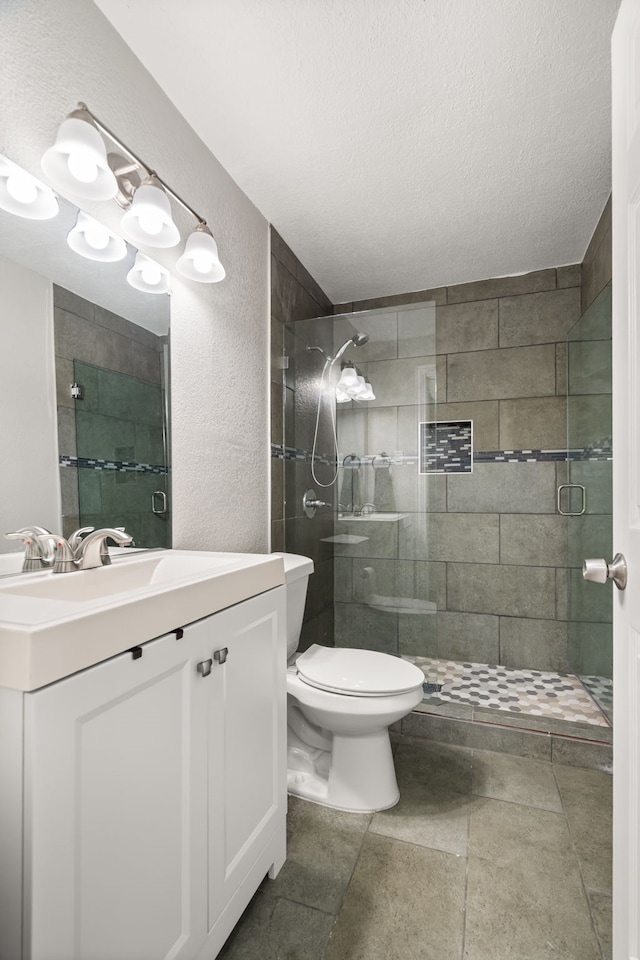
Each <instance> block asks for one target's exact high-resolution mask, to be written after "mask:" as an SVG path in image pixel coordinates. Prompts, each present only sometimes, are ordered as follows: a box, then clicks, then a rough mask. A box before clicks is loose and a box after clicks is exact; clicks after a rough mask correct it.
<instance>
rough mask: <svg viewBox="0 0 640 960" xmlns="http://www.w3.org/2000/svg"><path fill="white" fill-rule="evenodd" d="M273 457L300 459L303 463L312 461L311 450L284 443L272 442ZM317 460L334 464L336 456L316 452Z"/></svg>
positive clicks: (277, 458)
mask: <svg viewBox="0 0 640 960" xmlns="http://www.w3.org/2000/svg"><path fill="white" fill-rule="evenodd" d="M271 458H272V459H273V460H300V461H301V462H302V463H311V450H303V449H302V448H300V447H286V446H284V445H283V444H282V443H272V444H271ZM316 461H317V462H318V463H327V464H332V465H333V464H335V462H336V458H335V457H327V456H325V455H324V454H322V453H316Z"/></svg>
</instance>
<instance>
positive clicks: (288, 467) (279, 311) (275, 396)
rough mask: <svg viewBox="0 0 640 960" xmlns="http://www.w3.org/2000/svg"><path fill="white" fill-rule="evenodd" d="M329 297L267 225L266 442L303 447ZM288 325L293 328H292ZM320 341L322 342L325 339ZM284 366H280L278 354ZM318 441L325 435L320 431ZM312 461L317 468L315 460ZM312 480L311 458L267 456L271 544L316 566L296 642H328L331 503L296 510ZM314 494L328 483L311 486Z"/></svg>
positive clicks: (309, 439) (327, 337) (307, 445)
mask: <svg viewBox="0 0 640 960" xmlns="http://www.w3.org/2000/svg"><path fill="white" fill-rule="evenodd" d="M332 312H333V307H332V304H331V301H330V300H329V299H328V297H327V296H325V294H324V293H323V291H322V290H321V288H320V287H319V286H318V284H317V283H316V281H315V280H314V279H313V277H312V276H311V275H310V273H309V272H308V270H306V269H305V267H304V266H303V265H302V264H301V263H300V261H299V260H298V258H297V257H296V256H295V254H294V253H293V252H292V251H291V249H290V248H289V247H288V246H287V244H286V243H285V242H284V240H283V239H282V237H281V236H280V235H279V233H278V232H277V231H276V230H275V229H274V228H273V227H271V442H272V443H273V444H278V445H282V444H284V442H285V417H286V420H287V423H286V427H287V429H286V433H287V441H286V442H287V444H288V445H290V446H295V447H299V448H301V449H305V450H310V449H311V446H312V443H313V430H314V423H315V413H316V409H315V397H316V389H317V382H316V381H317V376H318V374H319V372H320V371H321V370H322V362H321V358H320V354H318V353H309V352H308V351H307V350H306V346H307V345H308V344H309V345H312V344H314V343H315V344H317V345H318V346H321V347H323V348H324V349H326V350H327V352H329V351H330V350H331V347H332V341H331V330H330V325H329V328H328V325H327V323H326V321H325V322H322V321H317V320H315V319H314V318H318V317H324V316H329V315H331V314H332ZM292 325H293V326H292ZM294 331H295V332H294ZM325 341H326V342H325ZM284 356H287V357H288V367H287V368H286V369H285V368H284V367H283V357H284ZM320 441H321V449H326V447H327V438H326V436H325V435H324V433H323V434H322V435H321V437H320ZM319 469H323V467H320V468H319ZM312 486H314V483H313V479H312V477H311V470H310V465H309V464H308V463H306V462H298V461H296V460H284V459H282V458H278V457H272V459H271V549H272V550H273V551H281V550H286V551H288V552H289V553H299V554H302V555H303V556H308V557H311V559H312V560H313V561H314V564H315V573H314V575H313V576H312V577H311V579H310V581H309V591H308V594H307V604H306V609H305V617H304V626H303V630H302V637H301V642H300V648H301V649H306V647H308V646H309V645H310V644H312V643H316V642H318V643H323V644H325V645H329V646H331V645H333V620H334V609H333V600H334V594H333V547H332V544H331V543H329V542H326V541H325V540H324V538H325V537H331V536H332V535H333V511H332V510H326V511H318V512H317V513H316V516H315V517H314V519H313V520H309V519H308V518H307V517H305V516H304V514H303V512H302V497H303V494H304V492H305V490H307V489H308V488H309V487H312ZM316 492H317V493H318V495H319V497H320V499H323V500H327V501H328V500H331V502H333V498H332V496H331V494H332V491H331V489H330V490H321V489H319V488H318V489H316Z"/></svg>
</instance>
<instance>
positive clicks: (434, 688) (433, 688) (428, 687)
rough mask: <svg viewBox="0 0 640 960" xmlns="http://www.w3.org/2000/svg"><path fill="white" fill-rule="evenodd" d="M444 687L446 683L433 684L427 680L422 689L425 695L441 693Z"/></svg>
mask: <svg viewBox="0 0 640 960" xmlns="http://www.w3.org/2000/svg"><path fill="white" fill-rule="evenodd" d="M443 687H444V683H431V682H430V681H429V680H425V682H424V683H423V684H422V689H423V690H424V692H425V693H440V692H441V691H442V689H443Z"/></svg>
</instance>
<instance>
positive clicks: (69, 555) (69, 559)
mask: <svg viewBox="0 0 640 960" xmlns="http://www.w3.org/2000/svg"><path fill="white" fill-rule="evenodd" d="M39 539H40V540H47V541H49V542H51V541H53V542H54V543H55V560H54V564H53V572H54V573H72V572H73V571H74V570H76V569H77V565H76V561H75V559H74V555H73V550H72V548H71V546H70V545H69V542H68V541H67V540H65V538H64V537H60V536H58V535H57V534H55V533H48V534H47V536H46V537H40V538H39Z"/></svg>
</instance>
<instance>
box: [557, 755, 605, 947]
mask: <svg viewBox="0 0 640 960" xmlns="http://www.w3.org/2000/svg"><path fill="white" fill-rule="evenodd" d="M551 768H552V773H553V778H554V780H555V783H556V788H557V790H558V794H559V796H560V805H561V807H562V813H563V816H564V820H565V823H566V825H567V833H568V834H569V838H570V840H571V849H572V850H573V853H574V856H575V858H576V864H577V866H578V873H579V875H580V884H581V886H582V893H583V895H584V898H585V901H586V905H587V912H588V914H589V920H590V922H591V929H592V930H593V935H594V937H595V941H596V944H597V946H598V950H599V951H600V957H601V960H607V957H606V956H605V952H604V947H603V945H602V941H601V940H600V935H599V933H598V927H597V924H596V922H595V918H594V916H593V910H592V908H591V900H590V898H589V893H588V890H587V885H586V883H585V880H584V875H583V872H582V862H581V860H580V856H579V854H578V848H577V847H576V842H575V839H574V836H573V830H572V829H571V824H570V822H569V817H568V816H567V811H566V807H565V803H564V797H563V795H562V790H561V788H560V783H559V781H558V777H557V774H556V769H555V768H556V765H555V764H554V763H552V764H551Z"/></svg>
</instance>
